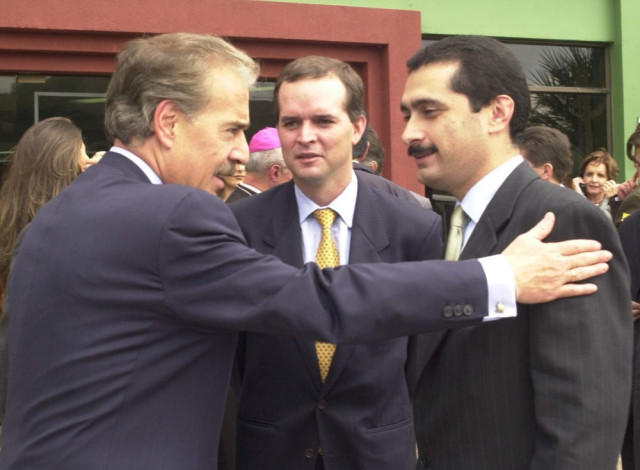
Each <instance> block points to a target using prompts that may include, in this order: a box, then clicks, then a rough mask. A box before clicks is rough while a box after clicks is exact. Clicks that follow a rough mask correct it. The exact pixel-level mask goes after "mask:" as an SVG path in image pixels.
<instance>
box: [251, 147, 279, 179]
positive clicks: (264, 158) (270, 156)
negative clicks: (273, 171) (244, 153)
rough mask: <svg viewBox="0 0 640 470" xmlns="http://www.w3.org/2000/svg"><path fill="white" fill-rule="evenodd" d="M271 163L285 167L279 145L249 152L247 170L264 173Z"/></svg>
mask: <svg viewBox="0 0 640 470" xmlns="http://www.w3.org/2000/svg"><path fill="white" fill-rule="evenodd" d="M273 165H280V166H281V167H282V168H286V167H287V166H286V164H285V163H284V159H283V158H282V149H281V148H280V147H277V148H274V149H271V150H261V151H259V152H251V154H250V155H249V163H247V172H248V173H265V172H266V171H268V170H269V168H271V167H272V166H273Z"/></svg>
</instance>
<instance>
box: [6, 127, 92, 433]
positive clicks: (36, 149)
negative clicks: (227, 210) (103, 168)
mask: <svg viewBox="0 0 640 470" xmlns="http://www.w3.org/2000/svg"><path fill="white" fill-rule="evenodd" d="M96 161H97V160H90V159H89V157H88V156H87V153H86V150H85V146H84V143H83V141H82V133H81V132H80V129H78V128H77V127H76V126H75V125H74V124H73V123H72V122H71V121H70V120H69V119H66V118H62V117H52V118H49V119H45V120H43V121H40V122H39V123H37V124H34V125H33V126H31V127H30V128H29V129H27V131H26V132H25V133H24V134H23V135H22V137H21V138H20V141H19V142H18V144H17V145H16V147H15V148H14V150H13V153H12V155H11V159H10V161H9V164H8V168H7V169H6V171H5V176H4V180H3V182H2V186H1V187H0V306H2V307H0V315H2V316H1V317H0V424H1V423H2V420H3V419H4V413H5V404H6V393H7V372H8V370H7V359H8V357H7V356H8V350H7V334H8V323H9V316H8V309H7V307H6V306H7V304H8V302H7V303H4V302H3V300H5V297H6V292H7V280H8V277H9V267H10V264H11V255H12V252H13V250H14V245H15V243H16V240H17V239H18V235H19V234H20V232H21V231H22V229H24V227H26V226H27V224H28V223H29V222H31V219H33V217H34V216H35V215H36V212H38V210H40V208H41V207H42V206H44V205H45V204H46V203H47V202H49V201H50V200H51V199H53V198H54V197H55V196H56V195H57V194H58V193H59V192H60V191H62V190H63V189H64V188H66V187H67V186H68V185H69V184H70V183H71V182H72V181H73V180H74V179H76V177H77V176H78V175H79V174H80V173H82V171H84V170H85V169H86V168H87V167H88V166H89V165H91V164H93V163H95V162H96ZM3 307H4V308H5V309H6V311H5V313H4V314H3V313H2V310H3Z"/></svg>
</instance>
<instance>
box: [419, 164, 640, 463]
mask: <svg viewBox="0 0 640 470" xmlns="http://www.w3.org/2000/svg"><path fill="white" fill-rule="evenodd" d="M547 211H553V212H554V213H555V214H556V217H557V222H556V225H555V227H554V230H553V232H552V233H551V235H550V236H549V238H548V241H558V240H565V239H570V238H593V239H596V240H599V241H600V242H601V243H602V245H603V247H604V248H605V249H608V250H611V251H612V252H613V254H614V258H613V260H612V261H611V263H610V269H609V272H608V273H606V274H604V275H602V276H599V277H597V278H595V279H594V282H595V283H596V284H597V285H598V289H599V290H598V292H597V293H596V294H594V295H590V296H586V297H576V298H571V299H562V300H557V301H555V302H550V303H547V304H540V305H536V306H526V305H519V306H518V317H517V318H515V319H507V320H503V321H500V322H495V323H491V324H489V325H483V326H482V328H475V327H470V328H464V329H461V330H456V331H450V332H447V333H445V334H441V335H438V334H436V335H426V336H428V338H427V339H426V344H425V345H424V346H425V350H426V352H425V355H426V356H427V357H430V358H431V360H430V361H429V362H428V364H427V365H426V368H425V370H424V372H423V374H422V376H421V378H420V382H419V385H418V387H417V390H416V398H415V402H414V411H415V414H414V419H415V421H416V435H417V440H418V445H419V449H420V463H419V466H418V468H430V469H433V470H459V469H464V470H525V469H536V470H572V469H584V470H613V469H615V467H616V461H617V459H618V453H619V451H620V446H621V443H622V436H623V433H624V429H625V425H626V421H627V412H628V404H629V393H630V385H631V374H630V371H631V344H632V335H631V332H632V325H631V315H630V313H629V301H630V300H629V293H628V288H627V286H628V283H629V277H628V270H627V266H626V263H625V260H624V255H623V253H622V250H621V247H620V243H619V240H618V236H617V234H616V232H615V230H614V227H613V224H612V223H611V221H610V220H608V219H607V217H606V216H604V214H603V213H602V212H601V211H600V210H598V209H597V208H596V207H595V206H593V204H590V203H589V202H587V201H586V199H584V198H583V197H580V196H579V195H577V194H575V193H574V192H572V191H570V190H568V189H566V188H562V187H559V186H555V185H552V184H549V183H546V182H543V181H542V180H540V179H539V178H538V176H537V175H536V174H535V172H534V171H533V170H532V169H531V168H530V166H529V165H528V164H527V163H526V162H524V163H522V164H521V165H519V166H518V167H517V168H516V169H515V170H514V171H513V172H512V174H511V175H510V176H509V177H508V178H507V180H506V181H505V182H504V183H503V184H502V186H501V187H500V189H499V190H498V192H497V193H496V194H495V196H494V197H493V199H492V200H491V202H490V203H489V205H488V206H487V208H486V210H485V212H484V214H483V215H482V218H481V219H480V220H479V222H478V225H477V226H476V227H475V230H474V231H473V233H472V235H471V238H470V239H469V241H468V243H467V245H466V246H465V248H464V250H463V252H462V255H461V257H462V258H471V257H474V256H483V255H488V254H492V253H499V252H500V251H501V250H502V249H503V248H504V247H505V246H507V244H508V243H509V242H511V241H512V240H513V239H514V238H515V237H516V236H517V235H518V234H520V233H522V232H524V231H526V230H528V229H529V228H531V227H532V226H533V225H534V224H535V223H536V222H537V221H538V220H540V219H541V218H542V216H543V215H544V213H545V212H547Z"/></svg>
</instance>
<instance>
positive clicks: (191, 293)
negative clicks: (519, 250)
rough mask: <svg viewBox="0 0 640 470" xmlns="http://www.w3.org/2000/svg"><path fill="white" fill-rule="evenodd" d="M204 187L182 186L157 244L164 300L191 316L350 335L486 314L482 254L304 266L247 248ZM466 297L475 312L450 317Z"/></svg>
mask: <svg viewBox="0 0 640 470" xmlns="http://www.w3.org/2000/svg"><path fill="white" fill-rule="evenodd" d="M205 196H206V195H205V194H203V195H202V196H200V193H199V192H190V193H189V194H188V195H187V196H185V198H184V199H183V201H182V202H181V203H180V204H179V205H178V206H177V207H176V208H175V210H174V211H173V213H172V215H171V217H169V220H167V222H166V224H165V228H164V232H163V235H162V240H161V242H160V246H159V249H158V251H159V254H158V266H159V273H160V278H161V283H162V286H163V289H164V296H165V303H166V305H167V307H168V308H169V310H170V311H172V312H173V314H175V315H177V316H179V317H181V319H182V320H183V321H186V322H189V323H192V324H193V325H194V326H199V327H205V328H214V329H223V330H247V331H255V332H259V333H271V334H288V335H293V336H299V337H306V338H310V339H319V340H325V341H331V342H336V343H339V342H342V343H344V342H363V341H372V340H382V339H387V338H392V337H396V336H407V335H409V334H413V333H418V332H421V331H433V330H438V329H447V328H452V327H457V326H467V325H471V324H475V323H477V322H478V321H479V320H480V319H481V318H482V317H483V316H484V315H486V298H487V287H486V278H485V276H484V273H483V271H482V269H481V267H480V264H479V263H478V262H477V261H475V260H471V261H467V262H459V263H451V262H446V261H426V262H421V263H397V264H385V265H367V264H362V265H353V266H343V267H339V268H336V269H333V270H332V269H327V270H324V271H322V270H320V269H318V267H317V266H316V265H315V264H313V263H310V264H308V265H306V266H305V267H304V268H302V269H297V268H294V267H291V266H289V265H286V264H284V263H283V262H281V261H279V260H278V259H277V258H275V257H273V256H266V255H262V254H259V253H257V252H256V251H254V250H252V249H249V248H247V246H246V245H245V243H244V239H243V237H242V234H241V232H240V229H239V227H238V225H237V223H236V221H235V219H234V218H233V215H232V214H231V212H230V211H229V209H228V208H227V207H226V206H225V205H224V204H223V203H221V202H220V203H218V202H217V201H214V202H213V203H212V200H211V198H209V197H205ZM454 286H456V288H455V289H454V288H453V287H454ZM459 302H465V303H468V304H471V305H472V307H473V313H472V314H471V315H469V316H449V317H446V316H445V315H444V313H443V312H444V310H445V309H444V307H445V306H446V305H450V304H451V303H459Z"/></svg>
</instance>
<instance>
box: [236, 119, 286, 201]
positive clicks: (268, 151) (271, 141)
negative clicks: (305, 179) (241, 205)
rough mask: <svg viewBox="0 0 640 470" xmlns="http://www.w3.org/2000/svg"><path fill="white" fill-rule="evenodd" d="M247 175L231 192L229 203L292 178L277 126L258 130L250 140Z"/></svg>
mask: <svg viewBox="0 0 640 470" xmlns="http://www.w3.org/2000/svg"><path fill="white" fill-rule="evenodd" d="M249 152H250V153H249V163H247V167H246V170H247V176H245V177H244V181H243V182H242V183H240V184H239V185H238V187H237V188H236V190H235V191H234V192H232V193H231V196H229V199H227V204H229V203H231V202H234V201H238V200H240V199H244V198H246V197H249V196H253V195H254V194H258V193H261V192H262V191H266V190H267V189H271V188H274V187H276V186H278V185H279V184H282V183H286V182H287V181H290V180H291V172H290V171H289V170H288V169H287V165H286V164H285V163H284V160H283V158H282V149H281V148H280V139H279V137H278V131H277V130H276V128H275V127H265V128H264V129H262V130H260V131H258V132H256V134H255V135H254V136H253V137H252V138H251V142H249Z"/></svg>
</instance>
